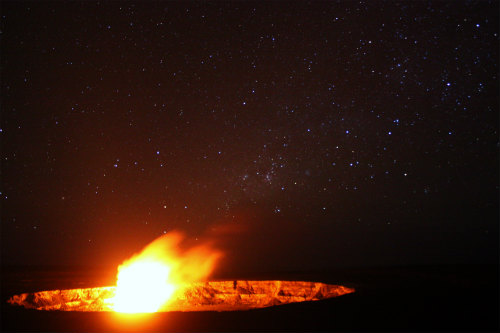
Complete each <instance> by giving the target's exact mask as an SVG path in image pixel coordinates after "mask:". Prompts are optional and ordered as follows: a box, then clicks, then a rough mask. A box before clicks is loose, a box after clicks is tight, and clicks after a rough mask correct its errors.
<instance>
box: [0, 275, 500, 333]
mask: <svg viewBox="0 0 500 333" xmlns="http://www.w3.org/2000/svg"><path fill="white" fill-rule="evenodd" d="M220 278H221V279H223V278H228V279H229V278H231V279H232V278H243V279H256V278H260V279H284V280H287V279H288V280H310V281H318V282H326V283H333V284H342V285H346V286H349V287H354V288H356V290H357V292H356V293H354V294H351V295H346V296H342V297H339V298H334V299H329V300H325V301H318V302H304V303H296V304H289V305H283V306H278V307H272V308H266V309H259V310H251V311H236V312H220V313H217V312H198V313H194V312H190V313H180V312H171V313H159V314H152V315H148V316H145V318H139V319H133V320H132V319H128V318H123V317H121V318H120V317H119V316H118V315H116V314H113V313H82V312H58V311H52V312H44V311H33V310H25V309H22V308H16V307H12V306H9V305H8V304H7V303H6V300H7V299H8V298H9V297H10V296H12V295H13V294H16V293H21V292H32V291H41V290H48V289H65V288H83V287H92V286H102V285H111V284H113V282H114V271H104V270H82V269H75V268H73V269H63V268H51V269H47V268H45V269H42V268H33V267H30V268H19V267H17V268H16V267H4V268H3V270H2V290H1V296H2V317H1V320H2V330H3V331H8V332H17V331H19V332H28V331H29V332H49V331H57V332H63V331H64V332H110V331H115V332H118V331H150V332H158V331H163V332H164V331H176V332H195V331H196V332H198V331H206V332H214V331H218V332H220V331H498V329H499V320H498V310H499V309H498V266H428V267H424V266H422V267H392V268H376V269H375V268H363V269H339V270H335V271H322V272H308V273H292V272H289V273H276V274H270V273H269V274H256V275H252V276H245V277H241V276H234V277H220Z"/></svg>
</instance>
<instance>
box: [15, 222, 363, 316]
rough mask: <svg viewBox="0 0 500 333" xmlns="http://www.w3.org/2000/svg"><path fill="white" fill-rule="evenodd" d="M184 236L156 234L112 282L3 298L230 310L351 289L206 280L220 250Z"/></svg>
mask: <svg viewBox="0 0 500 333" xmlns="http://www.w3.org/2000/svg"><path fill="white" fill-rule="evenodd" d="M186 242H187V241H186V239H185V237H184V236H183V234H181V233H178V232H173V233H170V234H167V235H164V236H162V237H160V238H157V239H156V240H154V241H153V242H152V243H151V244H149V245H148V246H146V247H145V248H144V249H143V250H142V251H141V252H140V253H138V254H135V255H134V256H132V257H131V258H130V259H128V260H126V261H124V262H123V264H121V265H120V266H118V274H117V283H116V287H115V286H109V287H97V288H83V289H64V290H47V291H40V292H35V293H24V294H20V295H14V296H12V297H11V298H10V299H9V300H8V301H7V302H8V303H10V304H12V305H19V306H23V307H25V308H27V309H37V310H60V311H115V312H121V313H150V312H168V311H236V310H248V309H256V308H264V307H268V306H275V305H281V304H288V303H295V302H306V301H319V300H323V299H327V298H331V297H338V296H342V295H345V294H350V293H353V292H354V291H355V290H354V288H349V287H345V286H341V285H332V284H325V283H320V282H309V281H280V280H268V281H265V280H264V281H246V280H232V281H208V280H207V279H208V277H209V276H210V274H211V273H212V271H213V269H214V268H215V264H216V263H217V260H218V259H219V258H220V257H221V256H222V253H221V252H220V251H218V250H216V249H215V248H213V247H212V245H211V243H208V242H203V243H199V242H197V243H196V245H195V246H186ZM134 317H135V316H134Z"/></svg>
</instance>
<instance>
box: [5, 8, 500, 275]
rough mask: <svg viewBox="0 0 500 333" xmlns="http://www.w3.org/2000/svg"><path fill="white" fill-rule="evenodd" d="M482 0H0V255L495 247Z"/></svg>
mask: <svg viewBox="0 0 500 333" xmlns="http://www.w3.org/2000/svg"><path fill="white" fill-rule="evenodd" d="M498 7H499V4H498V2H497V1H479V2H474V1H450V2H447V1H431V2H424V1H407V2H391V1H389V2H380V1H361V2H354V1H339V2H333V1H331V2H326V1H316V2H305V1H304V2H296V1H293V2H187V3H185V2H152V1H150V2H138V3H133V2H88V1H84V2H44V3H36V2H28V1H23V2H18V1H13V2H10V1H3V2H2V8H1V34H0V36H1V89H2V90H1V109H2V115H1V131H0V136H1V142H2V150H1V158H2V162H1V163H2V164H1V173H2V184H1V201H2V208H1V211H2V212H1V225H2V262H3V263H4V264H9V265H10V264H20V265H54V264H61V265H70V264H82V265H115V264H117V263H120V262H121V261H122V260H123V259H125V258H127V257H128V256H130V255H131V254H132V253H133V252H134V251H137V250H139V249H140V248H141V247H143V246H144V245H146V244H147V243H148V242H150V241H152V240H153V239H154V238H156V237H158V236H160V235H162V234H164V233H168V232H169V231H172V230H182V231H184V232H185V233H187V234H188V235H189V236H190V237H192V238H194V239H198V237H200V238H201V237H212V238H220V240H221V244H223V247H224V248H225V251H226V253H227V257H228V258H229V259H228V260H229V261H228V263H232V265H233V266H234V267H236V266H238V263H239V265H240V268H241V267H243V266H245V267H246V268H248V269H255V270H258V269H262V270H263V269H270V268H274V269H313V268H324V267H338V266H342V265H412V264H454V263H495V262H498V219H499V216H498V209H499V206H498V202H499V196H498V186H499V173H498V167H499V154H498V148H499V133H498V125H499V98H498V96H499V94H498V92H499V79H498V73H499V72H498V59H499V54H498V53H499V52H498V50H499V47H498V46H499V44H498V41H499V35H498V34H499V22H498V10H499V8H498ZM207 235H208V236H207ZM231 258H233V259H232V260H233V261H231V260H230V259H231ZM227 265H229V264H227ZM235 269H237V267H236V268H235Z"/></svg>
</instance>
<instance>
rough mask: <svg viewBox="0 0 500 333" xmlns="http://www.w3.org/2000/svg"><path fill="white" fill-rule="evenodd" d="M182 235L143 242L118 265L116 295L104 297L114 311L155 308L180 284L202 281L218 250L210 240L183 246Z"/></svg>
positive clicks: (167, 299)
mask: <svg viewBox="0 0 500 333" xmlns="http://www.w3.org/2000/svg"><path fill="white" fill-rule="evenodd" d="M183 241H184V236H183V235H182V234H181V233H178V232H173V233H170V234H168V235H164V236H162V237H160V238H158V239H156V240H155V241H153V242H152V243H151V244H149V245H148V246H146V247H145V248H144V249H143V250H142V252H141V253H139V254H136V255H134V256H133V257H132V258H131V259H129V260H127V261H125V262H124V263H123V264H122V265H120V266H119V267H118V275H117V282H116V293H115V296H114V297H112V298H110V299H107V300H106V301H107V303H109V304H110V305H111V307H112V308H113V310H114V311H116V312H125V313H144V312H156V311H158V310H159V309H160V308H161V307H163V306H164V305H165V304H167V303H168V301H169V300H170V298H171V297H172V295H173V294H174V292H176V291H178V290H180V289H182V288H183V286H185V285H187V284H190V283H194V282H201V281H205V280H206V278H208V276H209V275H210V273H211V272H212V270H213V269H214V267H215V263H216V261H217V259H218V258H219V257H220V256H221V253H220V252H219V251H217V250H215V249H213V248H212V247H211V246H210V244H209V243H204V244H201V245H196V246H194V247H191V248H188V249H187V250H184V251H183V250H182V249H181V245H182V242H183Z"/></svg>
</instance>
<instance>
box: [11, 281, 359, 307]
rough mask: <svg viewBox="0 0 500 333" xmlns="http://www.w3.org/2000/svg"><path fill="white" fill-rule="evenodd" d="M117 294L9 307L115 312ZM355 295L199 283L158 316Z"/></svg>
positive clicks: (59, 297) (109, 291)
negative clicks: (175, 312)
mask: <svg viewBox="0 0 500 333" xmlns="http://www.w3.org/2000/svg"><path fill="white" fill-rule="evenodd" d="M115 292H116V287H98V288H83V289H66V290H48V291H40V292H35V293H24V294H20V295H15V296H12V297H11V298H10V299H9V300H8V303H10V304H12V305H18V306H23V307H25V308H27V309H36V310H60V311H115V310H116V309H115V308H114V307H113V302H112V300H113V299H114V297H115ZM352 292H354V289H353V288H348V287H345V286H341V285H331V284H324V283H319V282H305V281H278V280H272V281H245V280H235V281H211V282H197V283H190V284H188V285H186V286H183V287H181V288H179V289H178V290H177V291H176V292H175V293H174V294H173V295H172V296H171V297H170V299H169V301H168V302H167V303H166V304H164V305H162V306H161V307H160V308H159V309H158V310H157V312H169V311H235V310H249V309H255V308H264V307H269V306H275V305H281V304H287V303H294V302H304V301H318V300H323V299H327V298H331V297H337V296H341V295H345V294H349V293H352ZM155 312H156V311H155Z"/></svg>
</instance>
